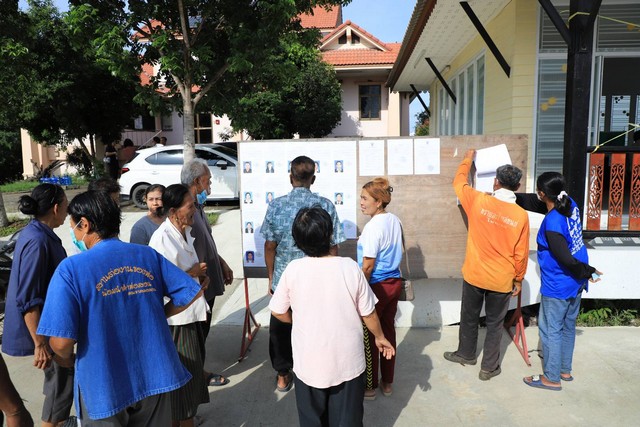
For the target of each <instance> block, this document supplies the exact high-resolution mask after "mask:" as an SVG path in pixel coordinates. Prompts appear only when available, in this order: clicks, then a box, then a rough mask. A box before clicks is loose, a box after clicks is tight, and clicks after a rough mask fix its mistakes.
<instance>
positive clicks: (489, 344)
mask: <svg viewBox="0 0 640 427" xmlns="http://www.w3.org/2000/svg"><path fill="white" fill-rule="evenodd" d="M510 299H511V293H510V292H509V293H501V292H494V291H489V290H486V289H481V288H477V287H475V286H473V285H471V284H470V283H467V282H466V281H463V283H462V309H461V310H460V331H459V335H458V338H459V342H458V350H457V351H456V353H457V354H458V356H460V357H464V358H465V359H475V358H476V350H477V348H478V324H479V322H480V311H481V310H482V303H483V302H484V305H485V308H484V310H485V313H486V316H487V321H486V323H487V335H486V337H485V339H484V350H483V352H482V365H481V369H482V370H483V371H494V370H496V369H497V368H498V366H500V341H501V340H502V329H503V325H504V317H505V316H506V314H507V310H508V309H509V300H510Z"/></svg>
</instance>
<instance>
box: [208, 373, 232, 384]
mask: <svg viewBox="0 0 640 427" xmlns="http://www.w3.org/2000/svg"><path fill="white" fill-rule="evenodd" d="M227 384H229V378H226V377H223V376H222V375H220V374H209V376H208V377H207V385H209V386H210V387H220V386H223V385H227Z"/></svg>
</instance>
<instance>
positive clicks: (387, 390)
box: [380, 382, 393, 397]
mask: <svg viewBox="0 0 640 427" xmlns="http://www.w3.org/2000/svg"><path fill="white" fill-rule="evenodd" d="M380 391H381V392H382V394H383V395H384V396H386V397H389V396H391V395H392V394H393V386H392V385H391V383H385V382H381V383H380Z"/></svg>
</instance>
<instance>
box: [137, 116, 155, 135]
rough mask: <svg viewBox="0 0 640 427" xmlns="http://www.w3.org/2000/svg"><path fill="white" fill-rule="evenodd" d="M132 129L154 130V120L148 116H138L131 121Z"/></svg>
mask: <svg viewBox="0 0 640 427" xmlns="http://www.w3.org/2000/svg"><path fill="white" fill-rule="evenodd" d="M133 129H135V130H147V131H155V130H156V118H155V117H154V116H152V115H150V114H145V115H144V116H138V117H136V118H135V119H134V120H133Z"/></svg>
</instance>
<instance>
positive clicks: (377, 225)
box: [357, 178, 403, 400]
mask: <svg viewBox="0 0 640 427" xmlns="http://www.w3.org/2000/svg"><path fill="white" fill-rule="evenodd" d="M392 192H393V188H392V187H391V186H390V185H389V181H387V179H386V178H375V179H374V180H373V181H369V182H367V183H366V184H365V185H364V186H363V187H362V191H361V192H360V211H361V212H362V213H363V214H364V215H367V216H370V217H371V220H370V221H369V222H368V223H367V224H366V225H365V226H364V228H363V229H362V234H360V238H359V239H358V247H357V254H358V264H359V265H360V267H361V268H362V272H363V273H364V275H365V277H366V278H367V280H368V281H369V285H370V286H371V289H372V290H373V293H374V294H375V295H376V297H377V298H378V302H377V303H376V312H377V313H378V317H379V318H380V324H381V325H382V331H383V332H384V335H385V336H386V337H387V339H388V340H389V342H390V343H391V344H392V345H393V346H394V347H395V346H396V328H395V325H394V321H395V318H396V312H397V310H398V299H399V298H400V291H401V290H402V281H401V279H400V261H402V253H403V244H402V223H401V222H400V219H399V218H398V217H397V216H395V215H394V214H392V213H390V212H387V211H386V208H387V205H388V204H389V203H391V193H392ZM373 343H374V336H373V334H371V332H368V333H366V334H365V336H364V347H365V359H366V361H367V370H366V372H367V373H366V375H365V392H364V398H365V399H367V400H374V399H375V398H376V389H377V388H378V367H380V376H381V377H382V380H381V381H380V384H379V385H380V389H381V391H382V393H383V394H384V395H385V396H389V395H391V393H392V391H393V387H392V384H393V378H394V372H395V356H393V357H391V358H389V359H385V358H380V357H379V356H380V355H379V352H378V349H377V348H376V347H375V346H374V345H373Z"/></svg>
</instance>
